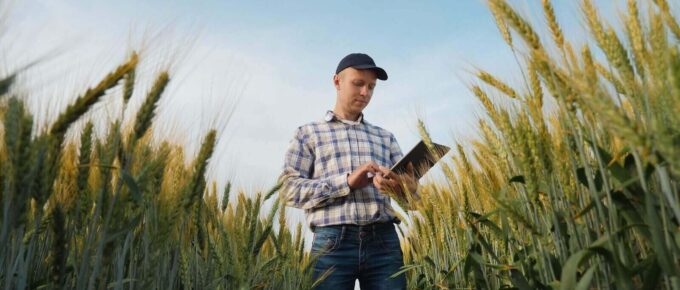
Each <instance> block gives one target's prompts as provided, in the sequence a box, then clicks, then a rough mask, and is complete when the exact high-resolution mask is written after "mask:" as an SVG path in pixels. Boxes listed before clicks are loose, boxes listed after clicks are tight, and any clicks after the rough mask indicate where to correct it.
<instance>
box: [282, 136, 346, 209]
mask: <svg viewBox="0 0 680 290" xmlns="http://www.w3.org/2000/svg"><path fill="white" fill-rule="evenodd" d="M310 143H311V142H310V135H309V134H308V133H306V132H305V129H304V127H300V128H298V129H297V131H296V133H295V137H294V138H293V139H292V140H291V141H290V144H289V146H288V150H287V151H286V156H285V160H284V167H283V173H281V176H280V177H279V183H281V189H280V190H279V193H280V194H281V197H282V198H283V199H284V201H285V203H286V205H287V206H292V207H296V208H301V209H312V208H318V207H323V206H325V205H326V204H328V202H329V201H331V200H333V199H335V198H339V197H343V196H346V195H348V194H349V193H350V188H349V185H348V184H347V173H342V174H338V175H335V176H330V177H328V178H319V179H314V178H313V174H314V161H315V160H314V149H313V147H312V146H311V144H310Z"/></svg>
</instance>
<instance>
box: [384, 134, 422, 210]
mask: <svg viewBox="0 0 680 290" xmlns="http://www.w3.org/2000/svg"><path fill="white" fill-rule="evenodd" d="M402 156H404V155H403V153H401V148H400V147H399V143H397V138H394V134H391V133H390V159H391V161H392V164H397V162H399V160H400V159H401V157H402ZM395 200H396V202H397V204H399V206H400V207H401V208H402V209H403V210H414V209H415V204H414V203H415V202H418V201H420V193H419V192H418V190H417V189H416V191H415V192H411V193H410V198H409V199H408V200H398V199H395Z"/></svg>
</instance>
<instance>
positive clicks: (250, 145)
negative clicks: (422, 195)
mask: <svg viewBox="0 0 680 290" xmlns="http://www.w3.org/2000/svg"><path fill="white" fill-rule="evenodd" d="M510 2H511V3H512V4H513V5H514V6H515V7H517V8H518V10H519V11H520V12H521V13H522V14H524V15H527V16H528V17H529V19H530V21H531V22H532V23H534V24H535V25H537V26H543V23H544V20H543V18H542V14H541V7H540V1H534V0H516V1H510ZM554 2H555V8H556V11H557V14H558V15H557V16H558V20H559V21H560V23H561V24H563V28H564V30H565V34H566V35H567V36H568V38H569V39H570V40H574V41H576V42H577V43H583V41H585V40H586V34H585V33H584V31H585V30H584V28H583V25H582V23H583V21H582V17H581V16H580V13H579V12H578V4H577V3H576V2H577V1H554ZM594 2H596V3H597V5H598V6H600V7H601V13H602V14H603V15H605V16H606V17H607V18H609V19H611V20H614V21H618V16H617V9H618V11H620V10H621V9H622V7H625V3H624V1H594ZM613 2H614V3H615V4H612V3H613ZM4 6H8V5H7V4H4ZM9 6H11V7H10V8H11V9H10V18H9V19H7V20H6V23H4V24H5V25H7V27H8V29H7V32H6V34H5V35H4V36H3V37H2V38H1V39H0V46H1V47H2V49H3V52H2V55H0V57H1V58H2V60H3V63H5V64H6V65H5V67H4V68H2V69H7V70H10V69H11V68H12V67H17V66H20V65H21V64H23V63H27V62H29V61H31V60H33V59H35V58H37V57H40V56H42V55H46V54H47V55H49V56H50V58H49V59H48V61H45V62H43V63H41V65H39V66H38V67H36V68H35V69H32V70H30V71H29V72H28V73H27V75H26V76H25V78H24V79H23V81H24V85H25V87H27V88H31V90H30V91H26V95H27V96H28V99H30V100H31V104H32V106H33V108H34V110H35V111H36V112H37V115H38V117H39V119H40V118H42V119H40V120H41V122H42V123H45V124H46V123H48V122H49V120H50V116H54V114H55V112H56V111H58V110H59V109H60V108H63V107H65V106H66V105H67V104H68V102H70V101H71V100H73V99H74V98H75V96H76V95H77V93H78V92H82V91H84V90H85V88H86V87H87V86H88V85H92V84H93V83H94V82H96V81H97V80H98V79H100V78H101V77H102V76H103V75H104V74H105V73H106V72H107V71H108V70H110V69H112V68H113V67H115V65H116V64H118V63H120V62H121V61H122V60H123V59H124V58H125V55H126V53H127V52H129V50H130V49H131V48H142V49H143V51H144V53H145V54H144V55H143V56H147V58H146V61H145V63H144V64H143V65H142V67H141V70H140V72H141V73H140V78H141V79H140V82H139V85H138V93H137V94H136V95H135V96H134V97H133V101H132V103H131V106H132V107H134V106H135V104H139V102H140V101H141V98H142V97H143V92H144V91H145V90H146V89H147V88H148V86H149V85H150V80H151V79H152V78H153V75H154V73H156V72H158V71H159V70H160V69H165V68H169V69H170V71H171V73H172V76H173V79H172V81H171V85H170V87H169V88H168V90H167V93H166V95H165V97H164V100H163V101H162V103H161V106H160V111H159V116H158V120H157V122H156V123H157V124H159V125H158V126H156V127H155V130H157V132H159V136H160V138H167V139H170V140H172V141H175V142H178V143H180V144H185V145H186V146H187V147H188V148H189V154H192V153H193V152H194V151H192V150H195V148H196V145H197V144H198V142H199V141H200V138H201V136H202V135H203V134H204V133H205V132H206V131H207V129H209V128H210V127H212V126H217V127H219V128H221V129H222V133H221V139H220V142H219V144H218V148H217V150H216V152H215V155H214V156H215V157H214V158H213V159H212V164H211V171H210V174H211V177H212V178H213V179H215V180H217V181H218V184H219V185H220V186H221V185H223V184H224V183H225V182H226V181H227V180H232V181H234V182H235V184H236V186H237V188H242V189H245V190H246V191H247V192H253V191H255V190H263V189H266V188H268V187H270V186H272V185H273V184H274V183H275V180H276V177H277V176H278V173H279V170H280V168H281V165H282V162H283V154H284V152H285V150H286V146H287V144H288V141H289V140H290V138H291V137H292V134H293V132H294V130H295V128H296V127H297V126H299V125H301V124H303V123H305V122H309V121H313V120H318V119H320V118H322V117H323V114H324V112H325V110H327V109H332V107H333V104H334V100H335V92H334V88H333V86H332V84H331V78H332V75H333V72H334V70H335V66H336V65H337V62H338V61H339V60H340V59H341V58H342V57H343V56H344V55H346V54H348V53H351V52H365V53H368V54H370V55H371V56H373V58H374V59H375V60H376V62H377V63H378V65H380V66H382V67H383V68H385V69H386V70H387V72H388V74H389V76H390V78H389V80H388V81H386V82H380V83H379V84H378V87H377V88H376V91H375V93H374V97H373V100H372V101H371V104H370V105H369V107H368V108H367V109H366V111H365V115H366V119H367V120H369V121H370V122H372V123H373V124H376V125H379V126H382V127H384V128H386V129H388V130H390V131H392V132H394V134H395V136H396V137H397V140H398V141H399V142H400V144H401V147H402V150H403V151H407V150H409V149H410V148H411V147H412V146H413V145H415V143H416V142H417V141H418V140H419V136H418V133H417V129H416V120H417V118H418V117H421V118H423V119H424V120H425V121H426V124H427V126H428V128H429V129H430V131H431V134H432V136H433V138H434V140H435V141H436V142H438V143H443V144H447V145H454V144H455V142H457V141H465V140H466V139H468V138H470V137H471V136H473V135H474V134H475V129H476V121H477V119H478V118H479V116H480V115H481V110H480V108H479V107H480V106H479V105H478V104H477V103H476V101H475V98H474V97H473V95H472V94H471V93H470V92H469V90H468V89H467V87H466V86H467V85H468V84H469V83H471V81H472V77H471V72H473V71H474V69H475V68H483V69H485V70H487V71H489V72H491V73H493V74H495V75H497V76H499V77H500V78H501V79H503V80H504V81H507V82H508V83H510V84H514V85H519V84H521V77H520V76H519V74H518V65H517V63H516V62H515V60H514V58H513V55H512V54H511V51H510V49H509V48H508V47H507V46H506V45H505V43H504V42H503V41H502V39H501V37H500V35H499V33H498V30H497V28H496V26H495V23H494V20H493V18H492V16H491V14H490V12H489V11H488V9H487V7H486V5H485V1H481V0H458V1H427V2H425V1H333V2H331V1H160V0H147V1H132V0H122V1H103V0H97V1H92V0H90V1H85V0H21V1H14V3H12V4H11V5H9ZM676 8H677V7H676ZM539 32H540V35H541V36H542V38H543V39H544V40H545V41H549V36H548V34H546V33H547V32H546V31H542V30H541V31H539ZM55 52H56V53H55ZM119 105H120V104H119V103H116V101H115V100H110V101H108V103H106V104H104V105H101V106H99V107H98V108H96V110H95V112H94V113H92V114H91V115H90V116H91V117H92V118H93V119H96V120H107V118H109V119H110V118H114V117H115V116H116V115H117V111H116V109H115V108H116V106H119ZM133 109H134V108H133ZM230 114H231V115H230ZM228 116H231V117H230V118H227V117H228ZM189 156H191V155H189Z"/></svg>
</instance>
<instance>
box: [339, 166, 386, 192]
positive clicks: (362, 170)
mask: <svg viewBox="0 0 680 290" xmlns="http://www.w3.org/2000/svg"><path fill="white" fill-rule="evenodd" d="M378 167H379V166H378V164H377V163H375V162H373V161H371V162H368V163H366V164H364V165H361V166H360V167H359V168H357V169H356V170H354V172H352V174H350V175H349V176H348V177H347V184H348V185H349V188H350V189H359V188H364V187H366V186H367V185H369V184H370V183H371V178H372V177H373V176H374V175H375V174H376V173H377V172H380V170H379V169H378ZM368 173H371V176H370V177H369V175H368Z"/></svg>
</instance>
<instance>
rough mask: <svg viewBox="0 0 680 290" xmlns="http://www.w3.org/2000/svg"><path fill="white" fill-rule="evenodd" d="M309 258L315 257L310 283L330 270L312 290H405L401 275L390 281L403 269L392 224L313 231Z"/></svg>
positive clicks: (402, 275) (319, 228) (345, 226)
mask: <svg viewBox="0 0 680 290" xmlns="http://www.w3.org/2000/svg"><path fill="white" fill-rule="evenodd" d="M313 231H314V240H313V242H312V251H311V254H312V256H313V257H316V258H317V260H316V263H315V265H314V279H315V280H316V279H317V278H318V277H320V276H321V275H322V274H323V273H324V272H325V271H326V270H328V269H333V271H332V272H331V274H330V275H329V276H327V277H326V279H324V280H323V281H322V282H321V283H320V284H319V285H317V287H316V288H314V289H323V290H326V289H333V290H334V289H354V283H355V281H356V279H359V285H360V286H361V289H362V290H367V289H390V290H398V289H406V278H405V276H404V274H403V273H402V274H401V275H399V276H397V277H395V278H390V276H392V275H393V274H394V273H396V272H398V271H399V268H400V267H402V266H403V265H404V258H403V253H402V251H401V246H400V245H399V236H397V232H396V230H395V228H394V224H393V223H380V224H370V225H365V226H357V225H336V226H325V227H317V228H315V229H313Z"/></svg>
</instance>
